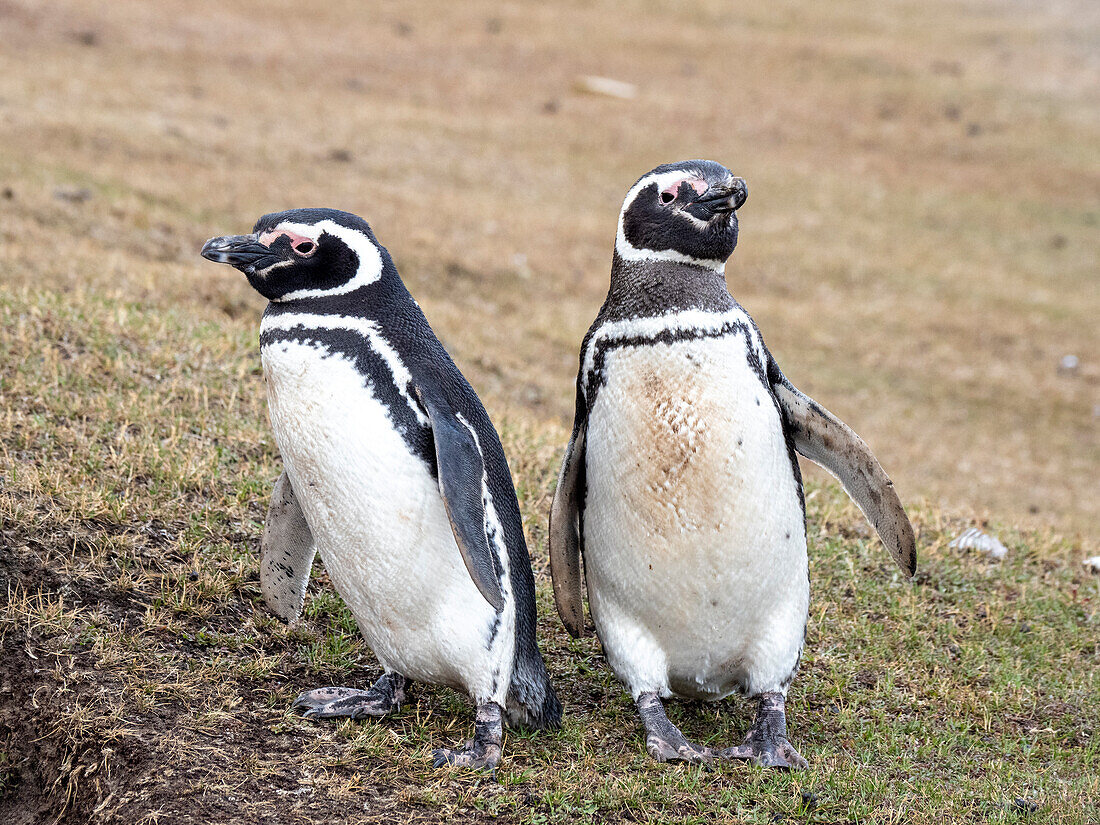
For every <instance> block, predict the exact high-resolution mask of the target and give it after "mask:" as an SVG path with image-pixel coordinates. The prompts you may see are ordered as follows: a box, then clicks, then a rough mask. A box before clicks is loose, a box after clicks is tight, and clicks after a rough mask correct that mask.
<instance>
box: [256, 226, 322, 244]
mask: <svg viewBox="0 0 1100 825" xmlns="http://www.w3.org/2000/svg"><path fill="white" fill-rule="evenodd" d="M283 235H286V236H287V237H288V238H290V245H291V246H294V247H296V246H298V244H300V243H303V242H304V243H308V244H316V243H317V242H316V241H315V240H313V238H309V237H306V236H305V235H299V234H298V233H296V232H288V231H287V230H285V229H272V230H270V231H268V232H265V233H264V234H262V235H260V237H259V238H257V239H256V240H258V241H259V242H260V243H262V244H263V245H264V246H271V245H272V244H273V243H275V241H277V240H279V238H281V237H283Z"/></svg>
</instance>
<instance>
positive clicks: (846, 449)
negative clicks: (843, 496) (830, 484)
mask: <svg viewBox="0 0 1100 825" xmlns="http://www.w3.org/2000/svg"><path fill="white" fill-rule="evenodd" d="M768 379H769V381H770V383H771V387H772V392H773V393H774V395H775V399H776V401H778V402H779V408H780V410H781V411H782V414H783V421H784V425H785V427H786V430H787V433H788V434H789V435H790V437H791V439H792V440H793V442H794V447H795V449H796V450H798V452H800V453H801V454H802V455H804V456H806V458H808V459H810V460H811V461H814V462H816V463H817V464H820V465H821V466H822V467H824V468H825V469H826V470H828V471H829V472H830V473H832V474H833V475H834V476H836V477H837V478H838V479H839V480H840V482H841V484H843V485H844V489H845V490H846V491H847V492H848V495H849V496H851V497H852V500H853V501H854V502H855V503H856V505H857V506H858V507H859V509H860V510H862V511H863V515H864V516H866V517H867V520H868V521H870V522H871V524H872V525H873V526H874V528H875V530H876V531H877V532H878V534H879V538H881V539H882V543H883V544H885V545H886V549H887V550H889V551H890V555H891V556H893V557H894V561H895V562H897V564H898V567H900V568H901V569H902V570H904V571H905V572H906V573H907V574H908V575H910V576H912V575H913V573H915V572H916V569H917V543H916V539H915V537H914V536H913V526H912V525H911V524H910V523H909V517H908V516H907V515H906V514H905V508H903V507H902V506H901V500H900V499H899V498H898V494H897V492H896V491H895V490H894V483H893V482H892V481H890V478H889V477H888V476H887V475H886V473H885V471H884V470H883V469H882V465H881V464H879V463H878V459H876V458H875V456H874V454H873V453H872V452H871V448H870V447H868V446H867V445H866V444H865V443H864V441H863V439H861V438H860V437H859V436H858V435H856V433H855V432H854V431H853V430H852V429H851V428H850V427H849V426H848V425H847V424H845V423H844V422H843V421H841V420H840V419H839V418H837V417H836V416H834V415H833V414H832V413H830V412H829V411H828V410H826V409H825V408H824V407H822V406H821V405H820V404H818V403H817V402H816V401H814V400H813V399H812V398H809V397H808V396H806V395H803V394H802V393H801V392H799V391H798V390H797V389H796V388H795V387H794V385H792V384H791V382H790V381H788V380H787V378H786V376H784V375H783V373H782V372H780V370H779V367H778V366H777V365H776V363H775V361H774V359H769V364H768Z"/></svg>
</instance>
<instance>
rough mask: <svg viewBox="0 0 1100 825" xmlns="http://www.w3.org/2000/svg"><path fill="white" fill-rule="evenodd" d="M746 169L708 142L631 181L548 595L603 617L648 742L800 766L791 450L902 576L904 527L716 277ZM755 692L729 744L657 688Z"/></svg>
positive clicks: (800, 551)
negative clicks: (824, 474) (793, 711)
mask: <svg viewBox="0 0 1100 825" xmlns="http://www.w3.org/2000/svg"><path fill="white" fill-rule="evenodd" d="M745 198H746V188H745V182H744V181H743V180H741V179H740V178H735V177H734V176H733V175H732V174H730V172H729V170H727V169H726V168H725V167H724V166H721V165H720V164H717V163H714V162H711V161H698V160H696V161H686V162H683V163H675V164H671V165H666V166H660V167H658V168H656V169H654V170H653V171H652V172H650V173H649V174H647V175H645V176H644V177H643V178H642V179H641V180H639V181H638V182H637V183H636V184H634V186H633V187H632V188H631V189H630V191H629V192H628V193H627V196H626V200H625V201H624V202H623V208H622V211H621V213H620V215H619V226H618V233H617V236H616V240H615V255H614V259H613V264H612V269H611V288H610V290H609V292H608V294H607V299H606V300H605V302H604V304H603V307H602V308H601V309H600V312H599V315H598V316H597V318H596V320H595V322H594V323H593V324H592V327H591V328H590V329H589V330H588V334H587V335H586V336H585V338H584V342H583V344H582V347H581V359H580V371H579V373H578V375H577V405H576V418H575V421H574V423H573V435H572V438H571V439H570V442H569V446H568V448H567V450H566V453H565V460H564V461H563V463H562V469H561V475H560V477H559V480H558V487H557V492H556V494H555V496H554V501H553V505H552V508H551V514H550V561H551V572H552V575H553V581H554V595H555V599H556V601H557V607H558V612H559V613H560V615H561V618H562V620H563V622H564V623H565V626H566V627H567V628H568V629H569V631H570V633H572V634H573V635H574V636H581V635H583V634H584V616H583V612H582V610H583V609H582V604H581V576H582V568H581V561H582V557H583V563H584V567H583V573H584V577H585V578H586V579H587V583H588V602H589V608H590V610H591V613H592V620H593V622H594V624H595V627H596V632H597V634H598V636H599V638H600V641H601V642H602V644H603V649H604V652H605V653H606V655H607V660H608V662H609V663H610V665H611V667H612V669H613V670H614V672H615V674H616V675H617V676H618V677H619V679H620V680H621V681H622V682H623V683H624V684H625V685H626V687H627V688H628V689H629V690H630V692H631V694H632V695H633V698H634V700H635V702H636V704H637V707H638V712H639V714H640V716H641V718H642V722H643V723H644V725H645V729H646V749H647V750H648V751H649V753H650V754H651V755H652V756H653V757H654V758H655V759H657V760H660V761H666V760H672V759H680V760H685V761H690V762H700V761H708V760H711V759H714V758H716V757H721V758H731V759H752V760H755V761H756V762H757V763H758V764H762V765H769V766H776V767H787V768H799V767H804V766H805V765H806V761H805V760H804V759H803V758H802V757H801V756H800V755H799V753H798V752H797V751H796V750H795V749H794V748H793V747H792V746H791V744H790V742H789V741H787V738H786V715H785V700H786V694H787V688H788V687H789V685H790V684H791V680H792V679H793V678H794V675H795V671H796V670H797V667H798V662H799V658H800V656H801V653H802V644H803V639H804V637H805V629H806V621H807V616H808V606H809V596H810V591H809V581H808V577H807V559H806V525H805V521H806V518H805V503H804V500H803V494H802V478H801V474H800V473H799V468H798V460H797V458H796V456H795V451H798V452H799V453H801V454H802V455H804V456H807V457H808V458H811V459H813V460H814V461H816V462H817V463H819V464H821V465H822V466H823V467H825V468H826V469H828V470H830V471H831V472H832V473H833V474H834V475H836V476H837V477H838V478H839V479H840V480H841V482H842V483H843V484H844V486H845V488H846V489H847V491H848V493H849V494H850V495H851V496H852V498H853V499H854V500H855V502H856V503H857V504H858V505H859V507H860V508H861V509H862V511H863V513H864V514H865V515H866V516H867V518H869V519H870V521H871V522H872V524H874V526H875V528H876V529H877V530H878V533H879V535H880V536H881V537H882V540H883V541H884V542H885V544H886V546H887V548H889V550H890V552H891V553H892V554H893V557H894V559H895V561H897V563H898V564H899V565H900V566H901V569H902V570H904V571H905V572H906V573H908V574H910V575H912V573H913V571H914V569H915V565H916V547H915V543H914V539H913V531H912V527H911V526H910V524H909V520H908V518H907V517H906V515H905V511H904V510H903V509H902V506H901V502H900V501H899V500H898V497H897V494H896V493H895V492H894V488H893V485H892V484H891V482H890V479H888V478H887V477H886V474H885V473H884V472H883V470H882V468H881V467H880V466H879V463H878V462H877V461H876V460H875V457H874V456H873V455H872V454H871V451H870V450H869V449H868V448H867V445H866V444H864V443H863V441H862V440H860V438H859V436H857V435H856V434H855V433H854V432H852V430H850V429H849V428H848V427H847V426H845V425H844V424H843V423H842V422H840V421H839V420H837V419H836V418H835V417H834V416H832V415H831V414H830V413H828V412H827V411H826V410H824V409H823V408H822V407H820V406H819V405H818V404H816V403H815V402H814V401H812V400H811V399H809V398H807V397H806V396H805V395H803V394H802V393H800V392H799V391H798V390H797V389H795V388H794V387H793V386H792V385H791V383H790V382H789V381H788V380H787V379H786V378H785V377H784V376H783V373H782V372H780V370H779V367H778V365H777V364H776V363H775V360H774V359H773V358H772V357H771V354H770V353H769V352H768V349H767V347H765V346H764V341H763V339H762V338H761V336H760V332H759V330H758V329H757V327H756V324H755V323H754V322H753V320H752V318H750V317H749V315H748V314H747V313H746V312H745V310H744V309H742V308H741V306H740V305H739V304H738V303H737V301H735V300H734V299H733V298H732V297H731V295H730V293H729V290H728V289H727V286H726V279H725V263H726V259H727V258H729V256H730V253H732V252H733V248H734V246H735V245H736V243H737V217H736V216H735V214H734V211H735V210H736V209H737V208H739V207H740V206H741V204H743V203H744V202H745ZM735 691H739V692H741V693H743V694H744V695H746V696H749V697H753V698H757V699H759V707H758V711H757V715H756V721H755V723H754V724H753V726H752V728H751V729H750V730H749V732H748V735H747V736H746V737H745V739H744V742H743V743H742V744H741V745H738V746H735V747H730V748H726V749H724V750H720V749H713V748H709V747H700V746H696V745H694V744H692V743H691V742H689V741H687V739H686V738H685V737H684V735H683V734H682V733H681V732H680V731H679V730H678V729H677V728H676V727H675V726H673V725H672V723H671V722H670V721H669V720H668V717H667V716H666V715H665V711H664V707H663V705H662V703H661V700H662V699H663V698H667V697H669V696H680V697H685V698H692V699H706V700H718V699H721V698H722V697H724V696H727V695H729V694H731V693H733V692H735Z"/></svg>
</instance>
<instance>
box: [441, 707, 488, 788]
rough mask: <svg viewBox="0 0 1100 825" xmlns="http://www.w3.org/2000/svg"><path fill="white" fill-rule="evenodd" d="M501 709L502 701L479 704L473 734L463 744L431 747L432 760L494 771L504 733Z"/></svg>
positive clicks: (444, 764)
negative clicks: (471, 737)
mask: <svg viewBox="0 0 1100 825" xmlns="http://www.w3.org/2000/svg"><path fill="white" fill-rule="evenodd" d="M500 712H501V708H500V705H498V704H496V703H495V702H486V703H484V704H482V705H478V706H477V715H476V716H475V717H474V738H473V739H470V740H468V741H467V742H466V744H465V745H464V746H463V747H462V748H436V749H435V750H434V751H432V764H433V765H434V766H435V767H437V768H442V767H445V766H447V765H454V766H456V767H459V768H470V769H471V770H477V771H488V772H489V773H490V774H493V775H495V774H496V770H497V765H498V764H499V762H500V746H501V742H502V740H503V736H504V729H503V727H502V725H501V721H500V718H501V713H500Z"/></svg>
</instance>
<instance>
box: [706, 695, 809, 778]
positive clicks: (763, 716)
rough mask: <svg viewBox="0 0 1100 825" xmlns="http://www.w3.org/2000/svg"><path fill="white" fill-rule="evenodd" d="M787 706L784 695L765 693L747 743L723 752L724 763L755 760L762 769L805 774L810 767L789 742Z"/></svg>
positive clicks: (761, 698) (746, 736)
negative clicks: (734, 760)
mask: <svg viewBox="0 0 1100 825" xmlns="http://www.w3.org/2000/svg"><path fill="white" fill-rule="evenodd" d="M785 705H786V702H785V700H784V699H783V695H782V694H780V693H765V694H763V695H762V696H761V697H760V705H759V707H758V708H757V710H756V721H755V722H753V725H752V727H751V728H750V729H749V732H748V733H747V734H746V735H745V740H744V741H743V742H742V743H741V744H740V745H736V746H734V747H732V748H726V749H725V750H723V751H721V752H719V754H718V755H719V756H720V757H721V758H722V759H751V760H752V761H753V762H754V763H756V764H757V765H759V766H760V767H762V768H779V769H781V770H802V769H803V768H808V767H809V766H810V763H809V762H807V761H806V760H805V759H803V758H802V755H801V754H800V753H799V752H798V751H796V750H795V749H794V746H793V745H792V744H791V743H790V742H789V741H788V740H787V714H786V709H785Z"/></svg>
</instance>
